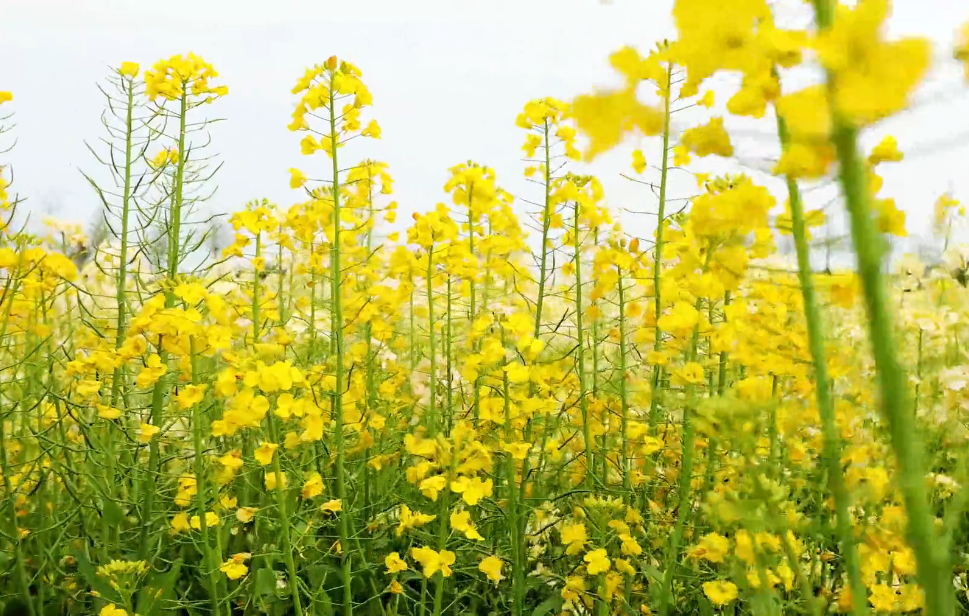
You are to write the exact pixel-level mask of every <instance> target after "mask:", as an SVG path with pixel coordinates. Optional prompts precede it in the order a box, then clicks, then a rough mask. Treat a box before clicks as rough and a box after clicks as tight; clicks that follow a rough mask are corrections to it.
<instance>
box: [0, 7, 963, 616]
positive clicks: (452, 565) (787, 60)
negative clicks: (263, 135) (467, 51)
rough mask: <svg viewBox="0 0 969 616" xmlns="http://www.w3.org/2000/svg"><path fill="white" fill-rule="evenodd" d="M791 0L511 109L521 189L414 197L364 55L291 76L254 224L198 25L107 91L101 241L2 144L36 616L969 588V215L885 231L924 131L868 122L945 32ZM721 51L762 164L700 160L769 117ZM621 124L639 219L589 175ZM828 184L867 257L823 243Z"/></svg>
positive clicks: (22, 533) (719, 14)
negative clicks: (407, 199)
mask: <svg viewBox="0 0 969 616" xmlns="http://www.w3.org/2000/svg"><path fill="white" fill-rule="evenodd" d="M774 9H775V7H772V6H769V5H768V4H767V2H766V0H733V1H731V2H721V3H715V2H712V1H710V0H676V2H675V6H674V9H673V18H674V23H675V25H676V29H677V33H678V35H677V38H676V39H675V40H673V41H663V42H661V43H659V44H656V45H654V46H652V47H651V48H650V47H649V45H648V44H647V45H644V47H643V49H642V50H639V51H637V50H636V49H633V48H631V47H626V48H623V49H620V50H618V51H616V52H615V53H614V54H612V55H611V56H610V57H609V62H610V64H611V66H612V67H613V68H614V69H615V71H616V73H617V75H618V76H619V77H620V78H621V79H622V84H623V85H621V86H620V87H618V88H617V89H614V90H602V89H600V90H591V89H590V91H589V92H586V93H571V94H570V96H571V97H572V98H569V99H567V100H566V99H562V100H560V99H556V98H542V99H537V100H532V101H522V104H523V107H522V111H521V113H520V114H519V115H518V117H517V118H507V121H508V122H514V123H515V124H516V125H517V126H518V127H519V128H520V131H521V143H520V144H510V145H509V156H510V157H515V156H516V147H517V146H519V145H520V148H521V149H520V152H522V153H523V154H524V161H523V163H522V166H521V170H522V173H524V175H525V176H526V177H527V178H528V180H529V181H530V184H529V185H530V186H531V192H530V193H529V194H528V195H514V196H513V195H512V194H510V193H509V192H508V191H506V190H503V189H502V187H501V180H500V178H498V177H496V174H495V172H494V171H493V170H492V169H491V168H489V167H488V166H486V165H485V164H483V163H477V162H473V161H466V162H462V163H460V164H456V165H455V166H453V167H452V168H450V169H447V170H441V171H442V177H444V178H446V179H445V184H444V186H443V191H442V194H441V195H429V196H428V203H432V202H434V201H436V200H439V199H441V200H443V201H444V202H443V203H440V204H438V205H436V206H435V207H429V208H425V211H424V212H423V213H419V214H415V215H414V216H413V219H412V220H406V221H403V220H397V216H396V215H397V204H396V202H394V201H393V180H392V177H391V169H390V168H389V166H388V165H387V164H384V163H382V162H379V161H375V160H371V159H370V158H368V156H370V155H371V154H370V152H369V151H368V150H370V149H372V145H371V144H372V143H373V142H372V141H371V140H372V139H380V138H381V128H380V125H379V124H378V120H377V119H375V118H378V115H379V108H380V104H393V101H374V100H373V97H372V96H371V94H370V91H369V90H368V88H367V86H366V85H365V84H366V80H365V79H364V76H363V72H362V71H361V70H360V69H359V68H357V67H356V66H355V65H353V64H352V63H351V62H350V61H348V60H345V59H343V58H338V57H336V56H333V57H330V58H329V59H325V60H323V62H322V63H321V64H316V65H314V66H312V67H311V68H308V69H306V70H305V72H304V73H303V75H302V76H298V73H294V75H295V76H297V77H298V79H297V80H296V82H295V86H294V87H293V90H292V95H293V109H294V111H293V114H292V117H291V118H289V126H288V128H289V130H290V131H293V132H294V133H295V134H296V138H295V139H294V141H293V144H294V148H295V147H297V146H296V144H297V143H298V147H299V149H300V151H301V153H302V154H303V155H305V158H304V161H305V163H304V164H302V165H301V166H300V168H298V169H297V168H293V169H290V188H291V189H292V195H293V198H292V201H291V203H287V204H277V203H271V202H269V201H268V200H257V201H253V202H250V203H247V204H245V205H244V206H243V205H242V204H240V207H239V208H238V210H237V211H235V212H234V213H232V214H231V215H230V216H228V217H227V223H225V224H228V225H231V230H232V233H231V236H232V237H231V241H227V242H224V243H223V245H218V242H217V240H218V232H217V230H218V221H214V220H213V219H212V218H211V217H209V216H208V215H207V214H205V211H206V210H205V209H204V208H203V204H204V203H205V201H206V199H207V196H208V195H209V194H210V193H211V190H212V189H213V187H214V177H215V175H216V172H217V171H218V166H219V161H218V159H217V157H216V156H215V155H214V154H212V153H210V150H209V147H210V143H209V141H210V139H209V136H208V128H209V123H208V121H207V120H206V117H207V116H206V113H207V111H208V110H210V109H214V108H217V107H218V105H219V100H220V99H221V98H223V97H226V96H231V94H230V90H229V86H230V85H231V84H225V83H224V82H223V80H222V79H220V77H219V74H218V72H217V71H216V69H215V68H214V67H213V66H212V65H210V64H208V63H206V62H205V60H203V59H202V58H201V57H199V56H197V55H194V54H191V53H189V54H186V55H175V56H172V57H170V58H168V59H163V60H160V61H158V62H156V63H154V64H153V65H151V66H150V67H142V66H139V65H138V64H135V63H133V62H123V63H121V64H120V65H119V67H118V68H117V69H115V70H113V71H111V72H110V74H109V75H108V76H107V78H106V79H105V81H104V82H103V83H102V84H100V87H101V90H102V93H103V94H104V97H105V114H104V116H103V120H104V131H105V132H104V134H103V138H102V139H101V140H100V141H99V142H97V143H96V144H94V145H92V146H90V148H91V153H92V155H93V158H92V160H93V163H92V165H95V166H99V167H98V168H100V169H101V170H102V172H100V173H98V174H92V175H88V176H85V177H87V179H88V182H89V184H90V188H91V190H92V191H93V194H94V195H96V197H97V199H98V200H99V202H100V203H101V205H102V206H103V207H102V210H103V211H102V215H100V218H99V223H98V225H97V228H96V230H88V231H87V232H85V231H84V230H82V229H80V228H78V227H76V226H74V225H70V224H66V223H61V222H57V221H48V223H47V227H46V229H45V230H44V231H43V232H41V233H32V232H31V228H30V227H29V226H27V225H25V224H24V222H23V221H24V219H25V216H24V214H25V211H26V210H27V209H28V206H27V205H26V204H22V203H21V197H20V196H19V193H18V192H17V191H16V189H17V186H16V184H15V182H14V181H13V180H14V179H15V174H13V173H12V166H11V165H10V164H8V163H7V162H6V161H5V160H4V159H3V158H0V165H4V166H0V209H2V212H0V213H2V215H3V219H2V228H0V479H2V482H0V605H2V606H4V608H5V610H6V611H5V612H4V614H6V615H15V614H16V615H20V614H29V615H30V616H41V615H48V614H51V615H54V614H57V615H60V614H65V615H78V616H80V615H87V614H99V615H100V616H128V615H135V614H137V615H140V616H149V615H176V614H178V615H192V616H195V615H203V614H204V615H209V614H212V615H222V616H230V615H246V616H248V615H257V614H268V615H271V616H284V615H286V616H288V615H296V616H304V615H307V616H317V615H320V616H322V615H328V614H334V615H340V616H344V615H345V616H350V615H351V614H357V615H360V616H364V615H366V616H378V615H379V616H397V615H401V616H403V615H407V616H441V615H443V614H449V615H458V614H462V615H463V614H484V615H491V614H493V615H501V616H504V615H507V614H511V615H513V616H521V615H531V616H553V615H558V614H589V615H592V614H594V615H596V616H606V615H613V614H619V615H628V614H657V615H660V616H668V615H671V614H684V615H685V614H701V615H704V616H707V615H713V614H730V615H737V614H748V613H749V614H753V615H756V616H773V615H780V614H804V615H810V616H821V615H823V614H830V613H846V614H852V615H853V616H863V615H864V614H869V613H870V614H875V613H878V614H888V613H899V614H900V613H908V614H917V613H925V614H929V615H931V616H944V615H950V614H955V613H957V612H958V613H963V612H965V611H966V610H967V609H969V528H967V526H966V523H965V522H966V512H967V507H969V489H967V484H969V430H967V423H966V422H967V409H969V359H967V358H969V355H967V347H969V291H967V284H969V247H966V246H964V245H961V244H959V243H958V241H957V236H958V234H959V231H960V229H961V228H962V227H963V225H964V219H965V211H964V209H963V208H962V207H961V206H960V204H959V202H958V201H957V199H956V198H955V196H954V195H952V194H945V195H942V196H940V197H939V199H938V201H937V202H936V204H935V209H934V211H930V212H925V213H924V215H925V216H931V217H933V228H934V229H935V232H936V237H937V239H938V244H939V246H938V248H939V254H940V255H941V256H940V257H939V258H938V259H935V260H933V261H932V262H928V261H926V262H920V261H919V260H918V259H916V258H915V257H913V256H908V255H907V256H905V257H904V258H900V259H899V258H893V259H891V260H889V250H888V249H889V245H890V240H891V238H892V237H893V236H905V235H906V211H905V210H904V209H902V207H901V206H898V205H896V202H895V200H894V199H893V198H891V197H890V196H889V195H886V194H882V175H884V174H890V173H891V172H892V171H891V166H892V164H893V163H897V162H898V161H901V160H902V159H903V157H904V153H903V151H902V150H901V149H900V147H899V144H898V143H897V142H896V140H895V139H894V138H893V137H892V136H890V135H885V134H883V133H878V134H879V136H880V138H881V137H883V138H882V139H881V141H880V143H879V144H878V145H877V146H876V147H875V148H873V149H871V150H870V151H867V150H865V149H863V148H862V147H861V142H860V139H859V136H860V135H862V134H864V133H865V131H869V130H871V131H874V132H877V131H878V128H877V127H876V124H877V123H878V122H880V121H881V120H884V119H886V118H888V117H890V116H892V115H894V114H896V113H898V112H901V111H903V110H904V109H905V108H906V107H907V106H908V105H909V103H910V99H911V96H912V94H913V92H914V91H915V89H916V88H917V87H918V86H919V84H920V83H921V82H922V80H923V78H924V77H925V74H926V72H927V70H928V69H929V65H930V59H931V42H930V41H928V40H923V39H916V38H906V39H895V38H889V37H888V36H887V35H886V33H885V27H884V21H885V19H886V17H887V14H888V13H889V11H890V6H889V4H888V1H887V0H859V2H857V3H855V4H854V5H853V6H850V7H849V6H842V5H839V4H838V3H836V2H835V1H834V0H815V2H814V4H813V16H814V20H813V23H812V24H811V25H810V26H809V27H808V28H807V29H806V30H796V29H791V28H789V27H787V26H786V25H785V24H783V23H782V20H781V19H779V18H778V19H777V20H776V22H775V18H774V15H772V10H774ZM959 41H960V43H959V45H960V46H958V47H957V48H956V49H954V50H949V51H950V52H951V53H952V54H953V55H954V56H955V58H956V59H958V60H961V61H964V62H966V63H967V65H969V26H966V27H965V28H964V29H963V30H962V32H961V37H960V39H959ZM321 59H322V58H321ZM804 67H808V68H813V69H814V70H816V72H817V74H818V75H819V81H818V82H817V83H815V84H814V85H808V86H806V87H801V88H793V87H788V86H787V83H786V80H785V79H784V76H785V75H786V74H788V71H791V70H794V69H797V68H804ZM967 70H969V69H967ZM717 74H732V75H734V76H739V77H740V78H741V79H740V80H739V81H738V86H739V87H738V88H734V91H732V92H729V93H727V99H726V100H727V102H726V110H727V111H728V113H729V116H732V117H745V118H748V119H749V120H751V121H754V120H756V121H759V123H760V126H761V128H762V129H763V130H765V131H769V132H771V133H772V134H776V143H777V145H778V151H779V152H780V155H779V157H777V158H776V160H774V161H772V168H771V173H772V174H773V175H774V176H776V179H777V182H776V183H775V184H771V186H770V187H768V186H765V185H761V184H760V183H758V182H757V181H756V180H755V179H754V178H753V177H751V176H749V175H743V174H731V175H719V176H715V175H710V174H704V173H700V172H696V171H690V169H691V165H694V164H695V163H696V161H697V160H698V159H704V158H706V157H713V159H717V158H721V159H730V158H731V157H732V156H733V155H734V141H735V140H738V139H740V137H737V136H736V135H732V134H731V132H730V130H729V126H730V118H727V121H726V122H725V118H724V117H720V116H716V115H714V114H713V113H712V112H711V111H710V108H711V107H712V106H713V104H714V98H715V95H714V92H713V90H712V89H711V87H710V82H709V81H708V80H709V79H710V78H712V77H714V76H715V75H717ZM967 78H969V72H967ZM0 86H2V83H0ZM720 96H721V93H720V92H719V91H718V92H717V94H716V97H720ZM17 103H18V101H17V99H16V93H9V92H0V127H2V130H0V140H3V142H2V143H0V152H2V153H0V156H2V157H5V158H11V157H13V156H14V154H15V152H16V151H15V150H10V149H7V146H10V145H12V143H13V138H12V135H13V134H14V132H15V128H14V119H15V115H14V112H15V111H16V105H17ZM686 110H690V111H689V115H690V117H691V118H698V121H697V122H695V123H694V122H692V120H691V126H692V127H691V128H688V129H686V130H676V129H675V123H674V122H673V121H672V118H673V117H674V116H675V115H676V114H678V113H681V112H684V111H686ZM378 119H379V118H378ZM285 122H286V118H279V124H280V130H282V125H283V124H284V123H285ZM17 137H18V138H23V139H29V138H30V135H29V134H23V135H17ZM627 138H638V139H639V140H640V142H641V143H642V147H641V148H640V149H637V150H636V151H635V152H634V153H633V156H632V160H631V161H627V162H628V164H627V165H626V167H625V168H622V169H615V170H614V173H616V174H620V173H621V174H623V175H624V176H625V177H626V178H627V179H628V180H629V181H630V182H633V183H637V184H639V185H640V186H641V187H642V202H641V203H639V204H637V205H638V206H639V207H640V208H642V207H648V209H649V215H650V216H652V220H653V221H655V222H653V223H651V228H650V230H649V231H650V232H649V233H648V234H642V235H644V236H643V237H637V236H636V234H634V233H631V232H628V231H627V230H624V226H623V222H624V216H625V214H624V213H623V212H622V211H620V210H619V209H618V208H616V209H613V208H611V207H607V206H606V200H607V195H606V194H605V191H604V189H603V187H602V185H601V184H600V181H599V180H597V179H596V178H595V177H592V176H588V175H583V174H581V173H579V171H578V170H577V169H578V168H580V167H581V164H582V163H583V162H586V161H590V160H592V159H595V158H596V157H597V156H599V155H600V154H604V153H606V152H607V151H609V150H612V149H613V148H615V147H616V146H618V145H619V144H620V143H621V142H623V141H624V140H625V139H627ZM445 171H446V173H445ZM684 171H686V172H688V173H692V174H693V176H694V177H695V178H696V183H695V185H694V186H693V192H692V193H691V194H686V195H683V194H675V195H674V194H672V193H673V190H672V186H673V183H672V181H671V180H670V176H671V175H672V174H673V173H674V172H684ZM824 181H832V182H836V183H837V184H838V186H839V188H840V193H839V198H838V199H837V200H836V202H834V203H833V204H831V205H830V206H828V207H826V208H816V207H811V206H809V205H808V204H807V201H808V199H807V198H806V193H807V191H808V190H810V189H811V188H812V187H814V186H817V185H818V184H819V183H821V182H824ZM644 204H646V205H644ZM912 211H913V210H909V213H911V212H912ZM914 211H916V212H918V210H914ZM834 212H838V213H839V215H840V213H845V214H846V216H847V220H848V221H849V225H848V231H849V235H850V237H849V241H850V243H851V246H852V248H853V262H852V263H851V264H850V265H851V267H844V268H838V267H835V268H833V269H832V268H823V269H822V268H820V267H818V262H817V261H818V259H817V258H813V259H812V252H813V247H814V246H815V242H816V241H817V240H818V236H819V230H820V229H821V228H822V227H825V225H826V224H827V219H828V217H829V216H831V215H833V213H834ZM403 223H406V224H403ZM781 242H793V246H794V249H795V250H794V254H793V256H791V257H790V258H784V257H783V256H781V255H780V254H779V251H778V245H779V243H781ZM814 256H815V257H816V256H817V255H814Z"/></svg>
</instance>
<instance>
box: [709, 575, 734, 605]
mask: <svg viewBox="0 0 969 616" xmlns="http://www.w3.org/2000/svg"><path fill="white" fill-rule="evenodd" d="M703 594H705V595H706V596H707V599H709V600H710V602H711V603H713V604H714V605H726V604H728V603H730V602H731V601H733V600H734V599H736V598H737V586H736V585H735V584H734V583H733V582H725V581H722V580H718V581H716V582H704V584H703Z"/></svg>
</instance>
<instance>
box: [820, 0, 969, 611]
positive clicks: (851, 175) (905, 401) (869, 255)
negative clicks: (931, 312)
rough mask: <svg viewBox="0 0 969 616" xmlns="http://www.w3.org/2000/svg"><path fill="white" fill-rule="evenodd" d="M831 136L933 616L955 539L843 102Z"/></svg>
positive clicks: (825, 16)
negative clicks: (900, 350)
mask: <svg viewBox="0 0 969 616" xmlns="http://www.w3.org/2000/svg"><path fill="white" fill-rule="evenodd" d="M814 7H815V16H816V18H817V23H818V28H819V29H820V30H821V31H825V30H828V29H830V28H831V26H832V24H833V22H834V10H835V3H834V2H832V0H815V2H814ZM837 79H838V77H837V75H836V74H833V73H829V74H828V91H829V96H828V98H829V100H832V101H833V100H835V96H834V95H835V93H836V92H837V88H838V83H837ZM833 116H834V125H833V128H832V135H831V139H832V142H833V144H834V148H835V152H836V153H837V156H838V160H839V176H840V181H841V189H842V193H843V195H844V200H845V207H846V208H847V210H848V217H849V219H850V222H851V239H852V243H853V245H854V249H855V256H856V259H857V263H858V275H859V277H860V278H861V285H862V289H863V291H864V296H865V308H866V313H867V316H868V330H869V339H870V340H871V344H872V351H873V353H874V356H875V368H876V370H877V378H878V386H879V392H880V394H881V396H880V397H881V402H880V404H881V412H882V416H883V417H884V419H885V421H886V422H887V424H888V430H889V433H890V435H891V443H892V448H893V449H894V451H895V459H896V461H897V462H898V475H897V477H898V483H899V487H900V488H901V492H902V498H903V500H904V502H905V508H906V512H907V514H908V535H909V537H908V539H909V542H910V543H911V545H912V549H913V551H914V552H915V560H916V566H917V569H918V581H919V583H920V584H921V585H922V588H923V590H924V591H925V607H926V613H927V614H928V615H929V616H947V615H948V614H951V613H952V607H953V590H952V567H951V564H950V556H949V553H948V546H946V545H944V544H943V543H942V542H940V541H939V536H938V533H936V532H935V516H934V515H933V512H932V509H931V508H930V507H929V499H928V494H927V493H926V487H925V471H926V467H925V463H924V459H923V453H922V443H921V442H920V437H919V431H918V427H917V425H916V418H915V413H913V412H912V404H911V402H910V398H909V391H908V386H907V381H906V378H905V371H904V369H903V368H902V365H901V363H900V362H899V359H898V355H897V353H896V350H895V330H894V325H893V322H892V321H893V318H892V314H891V310H890V308H889V304H888V293H887V290H886V287H885V281H884V274H883V273H882V256H883V251H884V242H883V238H882V236H881V234H880V233H879V231H878V228H877V227H876V226H875V221H874V219H873V217H872V212H871V203H870V194H869V192H868V184H867V177H866V169H865V163H864V160H863V159H862V158H861V156H859V154H858V143H857V136H858V131H857V129H856V128H854V127H853V126H852V125H851V124H850V123H849V122H848V121H847V120H846V119H845V118H843V117H842V116H841V115H840V113H839V112H838V110H837V109H835V110H834V114H833Z"/></svg>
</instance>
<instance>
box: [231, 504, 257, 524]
mask: <svg viewBox="0 0 969 616" xmlns="http://www.w3.org/2000/svg"><path fill="white" fill-rule="evenodd" d="M257 511H259V509H257V508H256V507H239V509H237V510H236V519H237V520H239V521H240V522H242V523H243V524H248V523H249V522H252V519H253V518H254V517H256V512H257Z"/></svg>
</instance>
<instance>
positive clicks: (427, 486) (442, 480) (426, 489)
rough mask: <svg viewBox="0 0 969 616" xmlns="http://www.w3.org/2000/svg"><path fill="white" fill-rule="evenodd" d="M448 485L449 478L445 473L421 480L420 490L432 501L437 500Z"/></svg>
mask: <svg viewBox="0 0 969 616" xmlns="http://www.w3.org/2000/svg"><path fill="white" fill-rule="evenodd" d="M446 486H447V478H446V477H445V476H444V475H435V476H434V477H428V478H427V479H425V480H424V481H422V482H421V485H420V490H421V494H423V495H424V496H426V497H427V498H429V499H431V500H432V501H436V500H437V495H438V493H440V491H441V490H443V489H444V488H445V487H446Z"/></svg>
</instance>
